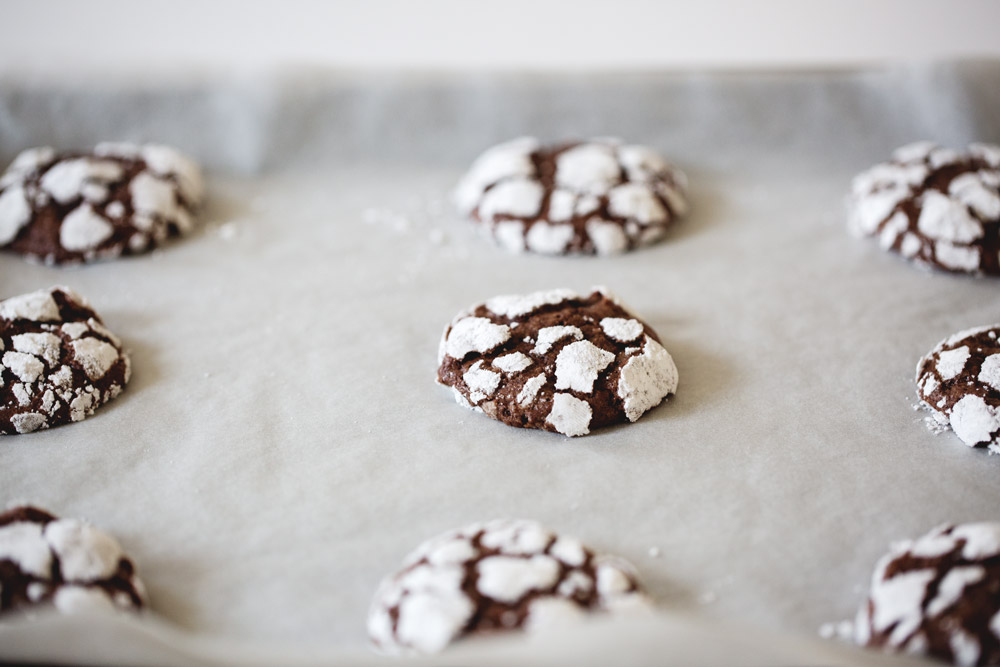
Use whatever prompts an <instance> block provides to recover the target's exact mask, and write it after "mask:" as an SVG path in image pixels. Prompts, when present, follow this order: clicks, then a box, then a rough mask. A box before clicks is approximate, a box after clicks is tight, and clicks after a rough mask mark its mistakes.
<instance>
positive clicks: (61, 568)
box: [0, 506, 145, 613]
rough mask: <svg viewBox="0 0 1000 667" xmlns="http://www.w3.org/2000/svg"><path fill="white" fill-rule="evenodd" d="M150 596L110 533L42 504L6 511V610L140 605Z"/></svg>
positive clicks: (1, 582) (1, 519) (2, 555)
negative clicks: (61, 515) (52, 511)
mask: <svg viewBox="0 0 1000 667" xmlns="http://www.w3.org/2000/svg"><path fill="white" fill-rule="evenodd" d="M144 598H145V589H144V588H143V585H142V582H141V581H140V580H139V578H138V577H137V576H136V573H135V566H134V565H133V564H132V561H131V560H129V558H128V557H127V556H126V555H125V554H124V553H123V552H122V548H121V546H120V545H119V544H118V541H117V540H115V538H113V537H112V536H110V535H108V534H107V533H104V532H102V531H100V530H98V529H97V528H95V527H94V526H92V525H90V524H89V523H87V522H86V521H81V520H79V519H58V518H56V517H55V516H53V515H51V514H49V513H48V512H46V511H45V510H41V509H38V508H37V507H31V506H22V507H16V508H13V509H10V510H8V511H6V512H3V513H0V613H2V612H6V611H16V610H20V611H24V610H30V609H32V608H38V607H42V606H46V605H51V606H53V607H55V609H57V610H59V611H60V612H63V613H77V612H85V611H88V610H92V609H96V608H104V609H107V608H117V609H124V610H137V609H140V608H142V606H143V605H144Z"/></svg>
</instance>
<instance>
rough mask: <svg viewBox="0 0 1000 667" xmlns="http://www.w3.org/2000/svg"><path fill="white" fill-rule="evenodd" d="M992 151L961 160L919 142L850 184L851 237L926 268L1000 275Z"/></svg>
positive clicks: (997, 179)
mask: <svg viewBox="0 0 1000 667" xmlns="http://www.w3.org/2000/svg"><path fill="white" fill-rule="evenodd" d="M997 150H998V147H996V146H989V145H984V144H973V145H972V146H970V147H969V148H968V150H967V151H966V152H965V153H959V152H957V151H953V150H950V149H946V148H941V147H940V146H937V145H936V144H934V143H932V142H918V143H915V144H911V145H908V146H904V147H902V148H900V149H898V150H897V151H896V152H895V153H894V154H893V158H892V160H891V161H890V162H887V163H883V164H879V165H876V166H874V167H872V168H871V169H869V170H867V171H865V172H863V173H861V174H859V175H858V176H857V177H855V179H854V181H853V184H852V195H851V213H850V217H849V220H848V224H849V227H850V229H851V230H852V231H853V232H854V233H855V234H857V235H863V236H875V237H877V238H878V239H879V245H880V246H881V247H882V248H883V249H885V250H891V251H893V252H897V253H899V254H901V255H903V256H904V257H906V258H907V259H909V260H911V261H913V262H915V263H917V264H919V265H921V266H926V267H933V268H938V269H944V270H946V271H953V272H960V273H971V274H975V275H1000V234H998V226H1000V166H998V164H997V163H996V161H994V160H992V159H991V156H992V155H994V154H995V152H996V151H997Z"/></svg>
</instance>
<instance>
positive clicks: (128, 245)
mask: <svg viewBox="0 0 1000 667" xmlns="http://www.w3.org/2000/svg"><path fill="white" fill-rule="evenodd" d="M202 197H203V186H202V182H201V172H200V169H199V168H198V165H197V164H195V163H194V162H193V161H191V160H190V159H188V158H187V157H185V156H183V155H181V154H180V153H178V152H177V151H176V150H174V149H172V148H169V147H166V146H158V145H153V144H146V145H138V144H124V143H117V144H114V143H105V144H99V145H98V146H97V147H96V148H95V149H94V151H93V152H92V153H89V154H87V153H73V152H69V153H58V152H56V151H55V150H53V149H51V148H44V149H30V150H28V151H25V152H24V153H22V154H21V155H20V156H19V157H18V158H17V159H16V160H15V161H14V162H13V163H12V164H11V166H10V167H9V168H8V169H7V171H6V172H5V173H4V175H3V176H2V177H0V248H9V249H10V250H13V251H15V252H18V253H21V254H23V255H25V256H27V257H29V258H31V259H35V260H39V261H43V262H45V263H47V264H74V263H80V262H89V261H94V260H98V259H105V258H109V257H116V256H118V255H121V254H123V253H125V254H131V253H136V252H143V251H145V250H149V249H151V248H153V247H155V246H157V245H159V244H160V243H162V242H163V241H164V240H166V239H167V238H168V237H171V236H178V235H181V234H185V233H187V232H189V231H190V230H191V229H192V228H193V226H194V217H193V216H194V213H195V211H196V210H197V209H198V207H199V206H200V205H201V200H202Z"/></svg>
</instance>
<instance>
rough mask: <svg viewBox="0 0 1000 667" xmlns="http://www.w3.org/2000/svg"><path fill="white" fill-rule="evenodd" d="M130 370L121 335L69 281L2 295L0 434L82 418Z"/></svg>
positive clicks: (104, 399) (114, 391)
mask: <svg viewBox="0 0 1000 667" xmlns="http://www.w3.org/2000/svg"><path fill="white" fill-rule="evenodd" d="M130 374H131V366H130V364H129V358H128V355H126V354H125V352H124V351H123V350H122V343H121V341H120V340H119V339H118V337H117V336H115V335H114V334H113V333H111V332H110V331H108V329H107V328H106V327H105V326H104V324H103V323H102V322H101V318H100V317H98V315H97V314H96V313H95V312H94V311H93V310H91V309H90V306H89V305H88V304H87V302H86V301H85V300H84V299H83V297H81V296H79V295H78V294H76V293H74V292H73V291H72V290H70V289H69V288H66V287H53V288H52V289H49V290H40V291H38V292H32V293H31V294H24V295H21V296H15V297H11V298H9V299H5V300H3V301H0V434H13V433H30V432H32V431H37V430H39V429H43V428H49V427H52V426H58V425H59V424H65V423H68V422H71V421H74V422H75V421H80V420H81V419H85V418H87V417H89V416H90V415H92V414H94V411H95V410H96V409H97V408H98V407H100V406H101V405H103V404H104V403H107V402H108V401H110V400H111V399H112V398H114V397H116V396H117V395H118V394H120V393H121V391H122V389H124V388H125V383H126V382H128V380H129V376H130Z"/></svg>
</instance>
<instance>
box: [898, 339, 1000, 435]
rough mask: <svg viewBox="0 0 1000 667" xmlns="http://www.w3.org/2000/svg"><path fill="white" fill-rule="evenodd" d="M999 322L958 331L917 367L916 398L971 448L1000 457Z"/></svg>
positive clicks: (932, 351)
mask: <svg viewBox="0 0 1000 667" xmlns="http://www.w3.org/2000/svg"><path fill="white" fill-rule="evenodd" d="M998 336H1000V324H994V325H991V326H985V327H979V328H975V329H968V330H965V331H960V332H958V333H956V334H954V335H952V336H949V337H948V338H946V339H945V340H943V341H941V342H940V343H938V344H937V345H936V346H935V347H934V349H933V350H931V351H930V352H929V353H928V354H927V355H926V356H924V357H923V358H922V359H921V360H920V361H919V363H918V364H917V372H916V383H917V396H918V397H919V398H920V402H921V406H922V407H923V408H925V409H927V410H928V411H930V412H931V415H932V416H933V418H934V420H935V422H937V423H938V424H940V425H942V426H946V427H948V428H950V429H952V430H953V431H954V432H955V435H957V436H958V438H959V439H960V440H962V442H964V443H965V444H967V445H969V446H970V447H988V448H989V450H990V451H991V452H993V453H1000V342H998V340H997V337H998Z"/></svg>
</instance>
